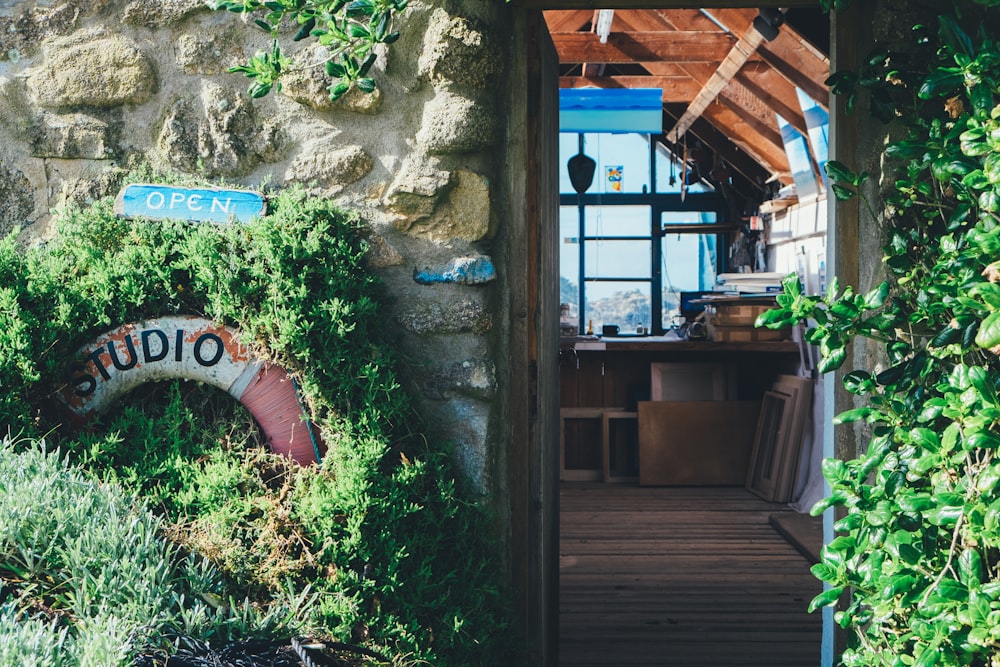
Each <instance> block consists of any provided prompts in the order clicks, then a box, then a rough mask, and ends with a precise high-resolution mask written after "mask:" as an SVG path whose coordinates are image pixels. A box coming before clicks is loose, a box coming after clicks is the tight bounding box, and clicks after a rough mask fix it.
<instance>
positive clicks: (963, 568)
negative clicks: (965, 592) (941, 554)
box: [958, 549, 983, 587]
mask: <svg viewBox="0 0 1000 667" xmlns="http://www.w3.org/2000/svg"><path fill="white" fill-rule="evenodd" d="M958 578H959V580H960V581H961V582H962V583H963V584H965V585H966V586H968V587H972V586H975V585H977V584H980V583H982V581H983V559H982V557H981V556H980V555H979V552H978V551H976V550H975V549H963V550H962V553H961V554H959V557H958Z"/></svg>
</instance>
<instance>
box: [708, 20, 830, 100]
mask: <svg viewBox="0 0 1000 667" xmlns="http://www.w3.org/2000/svg"><path fill="white" fill-rule="evenodd" d="M704 11H705V12H706V13H710V14H711V15H712V16H713V17H715V18H716V19H717V20H718V21H719V22H720V23H722V24H723V25H725V26H726V27H727V28H729V29H730V30H731V31H732V32H733V34H735V35H740V34H742V33H741V31H743V30H745V29H746V27H745V26H748V25H749V24H750V23H749V22H752V21H753V19H754V17H755V16H756V15H757V10H755V9H746V8H742V9H708V10H704ZM740 26H743V27H740ZM757 52H758V53H759V54H760V57H761V59H762V60H764V62H766V63H767V64H768V65H770V66H771V67H773V68H774V69H775V71H777V72H778V73H779V74H781V75H782V76H783V77H785V79H787V80H788V81H789V82H790V83H791V84H792V85H794V86H798V87H799V88H801V89H802V90H803V91H804V92H805V93H806V94H807V95H809V96H810V97H811V98H813V99H814V100H816V102H817V103H818V104H819V105H820V106H821V107H823V108H824V109H829V103H830V91H829V89H828V88H827V87H826V84H825V83H824V81H826V79H827V77H829V76H830V59H829V58H828V57H827V56H826V55H825V54H824V53H823V52H821V51H820V50H819V49H817V48H816V47H815V46H813V45H812V44H811V43H809V40H807V39H805V38H804V37H803V36H802V35H800V34H799V33H798V32H796V30H795V29H794V28H792V27H791V26H790V25H788V24H787V23H786V24H785V25H782V26H781V28H780V29H779V30H778V36H777V37H776V38H775V39H774V40H772V41H770V42H764V43H763V44H761V45H760V47H759V48H758V49H757Z"/></svg>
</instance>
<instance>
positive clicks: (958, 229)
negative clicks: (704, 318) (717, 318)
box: [758, 0, 1000, 667]
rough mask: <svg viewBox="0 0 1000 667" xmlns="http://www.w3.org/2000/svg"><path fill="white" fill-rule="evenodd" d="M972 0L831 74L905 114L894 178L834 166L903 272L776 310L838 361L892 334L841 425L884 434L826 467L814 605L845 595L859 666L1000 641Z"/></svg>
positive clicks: (840, 191) (987, 247)
mask: <svg viewBox="0 0 1000 667" xmlns="http://www.w3.org/2000/svg"><path fill="white" fill-rule="evenodd" d="M980 4H989V5H990V6H992V5H994V4H998V3H997V2H994V0H987V1H986V2H983V3H980ZM963 12H964V13H965V16H962V17H956V16H949V15H947V14H942V15H941V16H940V17H936V18H935V21H932V22H931V23H930V24H929V26H930V27H931V28H934V27H936V30H934V31H932V30H930V29H929V28H928V26H918V27H916V28H915V30H914V32H913V37H914V39H913V43H912V44H911V45H910V48H908V49H906V52H905V53H900V52H892V51H888V50H879V51H875V52H873V53H872V54H871V55H870V57H869V58H868V59H867V61H866V62H864V63H863V66H862V68H861V70H860V71H859V72H845V73H838V74H836V75H834V76H832V77H831V78H830V80H829V83H830V85H831V86H832V89H833V92H834V93H836V94H840V95H846V96H849V100H848V103H849V106H850V105H852V104H853V102H854V97H853V96H855V95H856V94H857V92H858V91H859V89H864V90H866V91H867V92H868V93H869V94H870V98H869V99H870V100H871V107H870V111H871V113H872V114H873V115H874V116H875V117H876V118H879V119H880V120H883V121H885V122H891V123H894V124H895V125H897V129H896V130H895V131H894V133H893V135H892V136H894V137H896V138H897V140H896V141H894V142H893V143H891V144H890V145H888V146H887V147H886V150H885V158H886V160H887V161H888V162H891V165H892V168H891V169H887V170H885V171H884V173H885V174H886V175H889V174H891V176H890V177H889V178H886V179H885V180H884V181H883V182H880V183H871V182H869V181H870V179H869V176H868V174H866V173H865V172H864V171H860V170H854V169H852V168H851V167H849V166H848V165H846V164H844V163H841V162H836V161H831V162H829V163H828V164H827V165H826V167H825V168H826V172H827V174H828V176H829V177H830V181H831V191H832V193H833V195H834V196H835V197H836V198H837V200H838V201H839V202H848V201H852V200H853V201H858V202H860V204H861V205H863V206H864V207H865V208H866V209H867V211H868V214H869V216H870V218H871V219H872V220H879V221H884V223H885V238H886V245H885V248H884V255H883V259H884V264H885V273H886V275H887V278H888V280H887V281H885V282H883V283H881V284H879V285H877V286H876V287H875V288H874V289H872V290H870V291H868V292H867V293H855V292H854V291H853V290H852V289H851V288H850V287H847V288H844V289H841V288H840V287H839V286H838V285H837V283H836V281H833V282H831V285H830V289H829V290H828V291H827V293H826V294H825V295H808V294H804V293H803V292H802V288H801V285H800V284H799V281H798V278H797V277H796V276H794V275H792V276H789V277H788V278H787V279H786V280H785V282H784V285H783V287H784V292H783V294H782V295H781V296H780V297H779V298H778V307H777V308H775V309H774V310H772V311H770V312H768V313H765V315H763V316H762V317H761V318H760V319H759V320H758V325H761V326H781V325H786V324H790V323H794V322H806V323H807V324H808V327H809V328H808V329H807V331H806V334H805V338H806V340H807V341H809V342H811V343H814V344H816V345H817V346H818V347H819V349H820V351H821V352H822V355H823V358H822V362H821V364H820V370H821V371H824V372H828V371H830V370H834V369H838V368H841V367H842V366H843V365H844V364H846V363H847V360H848V358H849V355H848V354H847V350H848V347H847V346H848V345H849V344H850V342H851V341H853V340H856V339H857V338H858V337H861V338H865V339H868V340H870V341H873V342H874V343H875V344H876V345H878V346H880V347H881V348H882V351H881V354H880V355H878V365H877V366H875V367H874V368H862V369H856V370H852V371H850V372H846V373H844V374H843V375H842V377H841V379H842V384H843V387H844V389H845V390H846V391H848V392H851V393H852V394H854V396H855V401H854V407H853V408H852V409H849V410H847V411H845V412H843V413H841V414H839V415H838V416H837V417H836V418H835V421H834V423H835V424H836V425H838V426H839V427H841V428H843V427H846V428H852V429H854V431H855V433H856V434H859V435H862V434H863V435H864V436H866V437H868V438H869V439H868V445H867V448H866V449H865V448H862V450H863V451H861V453H860V454H859V455H858V456H857V457H856V458H854V459H851V460H838V459H830V460H828V461H826V462H825V463H824V464H823V474H824V476H825V477H826V479H827V480H828V482H829V484H830V495H829V496H828V497H827V498H825V499H824V500H822V501H821V502H820V503H818V504H817V505H816V506H815V507H814V508H813V513H814V514H820V513H822V512H824V511H826V510H828V509H830V508H838V514H837V515H836V516H837V519H838V520H837V522H836V523H835V526H834V527H835V530H836V531H837V537H836V538H835V539H834V540H833V541H831V542H830V543H829V544H828V545H826V546H825V548H824V550H823V552H822V554H821V559H820V563H818V564H817V565H815V566H814V567H813V570H812V571H813V574H814V575H815V576H816V577H817V578H819V579H820V580H822V581H823V582H824V583H825V584H826V589H825V590H824V591H823V593H821V594H820V595H818V596H817V597H816V598H815V599H814V600H813V601H812V603H811V604H810V609H811V610H815V609H819V608H821V607H824V606H828V605H838V609H837V611H836V612H835V614H834V619H835V621H836V622H837V623H838V624H839V625H840V626H841V627H843V628H845V629H849V630H850V631H851V633H852V638H853V639H852V641H851V643H850V644H851V645H850V648H848V649H847V650H846V651H845V652H844V653H843V655H842V656H841V661H842V663H843V664H844V665H850V666H854V665H858V666H861V665H864V666H865V667H868V666H871V665H885V666H892V667H896V666H897V665H899V666H904V665H905V666H907V667H909V666H913V665H919V666H929V665H947V666H952V665H954V666H959V665H961V666H965V665H984V664H988V663H990V661H991V660H993V659H994V656H995V655H996V653H997V650H998V647H1000V556H998V554H1000V454H998V452H1000V397H998V379H1000V359H998V355H1000V262H998V260H997V257H998V256H1000V107H998V106H995V99H994V98H995V92H996V91H997V90H1000V47H998V45H997V44H996V43H995V42H994V41H993V40H992V39H991V38H990V37H989V35H993V34H996V28H995V23H996V21H997V20H998V17H997V16H995V15H994V13H992V12H990V11H988V10H982V11H976V10H975V8H972V7H970V6H969V5H968V3H966V4H965V5H963ZM935 22H936V25H935ZM969 26H976V27H975V29H970V28H969ZM868 349H871V348H868Z"/></svg>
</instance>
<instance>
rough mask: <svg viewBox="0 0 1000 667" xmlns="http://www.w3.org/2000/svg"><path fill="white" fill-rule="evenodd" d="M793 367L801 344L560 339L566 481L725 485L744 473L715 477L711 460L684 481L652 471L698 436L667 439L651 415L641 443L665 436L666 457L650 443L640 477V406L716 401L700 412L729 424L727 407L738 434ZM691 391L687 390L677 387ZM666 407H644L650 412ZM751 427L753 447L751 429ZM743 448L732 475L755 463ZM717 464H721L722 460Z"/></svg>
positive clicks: (562, 465)
mask: <svg viewBox="0 0 1000 667" xmlns="http://www.w3.org/2000/svg"><path fill="white" fill-rule="evenodd" d="M581 343H582V344H581ZM797 363H798V348H797V346H796V345H795V344H794V343H791V342H777V343H742V344H726V343H715V342H691V341H675V340H663V339H656V338H649V339H631V340H630V339H622V340H613V339H610V340H602V341H596V342H595V341H594V340H593V339H587V340H584V341H579V340H577V339H570V340H564V341H563V345H562V348H561V350H560V388H561V392H562V394H561V410H560V437H559V439H560V442H559V446H560V474H561V478H562V479H564V480H604V481H633V480H636V479H641V478H644V479H646V480H647V481H648V480H656V479H667V480H671V481H667V482H663V483H685V484H719V483H725V484H728V483H730V482H732V481H733V480H735V479H736V477H737V476H738V475H736V474H734V473H732V470H729V472H726V473H725V474H721V473H719V474H716V473H717V472H718V471H717V470H716V469H715V467H713V464H712V463H711V462H710V461H709V462H707V463H705V466H707V467H705V466H694V467H693V468H691V470H690V471H689V472H688V473H685V475H684V476H683V477H675V476H674V477H672V476H670V475H667V476H666V477H660V476H658V475H656V474H653V466H654V459H655V460H656V461H657V463H655V465H656V466H657V469H659V470H662V469H663V466H664V465H666V466H668V467H669V466H670V465H672V464H671V463H670V461H672V460H674V459H672V458H671V456H672V455H673V454H675V453H676V452H674V451H672V450H673V448H678V447H681V443H682V442H683V443H684V445H683V446H684V447H687V448H688V449H690V448H691V443H692V442H697V439H696V436H697V434H696V433H672V434H670V435H669V436H664V435H663V434H664V433H665V432H664V431H662V430H659V429H658V428H657V422H656V419H653V421H651V422H650V421H648V419H647V422H648V423H646V424H645V430H646V431H648V433H647V434H646V435H645V437H646V438H647V439H648V438H650V437H655V438H658V439H664V438H665V440H664V441H663V442H662V443H661V442H659V440H657V443H656V446H657V447H662V448H664V449H663V451H661V452H659V453H662V454H665V457H659V456H655V455H654V454H652V453H651V452H652V450H650V449H649V447H648V446H647V448H646V450H647V451H646V460H647V462H648V466H647V470H646V471H645V472H647V473H648V474H646V475H643V474H642V473H643V457H642V456H641V453H642V452H641V451H640V447H639V441H640V431H641V430H642V429H640V421H639V414H640V412H639V411H640V407H639V406H640V404H642V403H644V402H649V401H651V400H655V399H667V400H669V401H671V402H676V401H685V400H696V401H712V402H713V403H717V405H715V406H713V405H708V406H703V407H702V408H700V409H701V410H702V412H701V413H699V414H700V415H701V417H700V418H701V419H706V418H707V419H710V420H711V419H712V417H711V416H709V417H706V416H705V412H704V411H705V410H709V411H712V410H713V409H714V410H715V412H716V418H717V419H718V420H719V421H720V422H721V421H724V420H726V419H727V410H730V409H731V410H730V411H731V414H729V415H728V417H731V418H732V419H730V421H738V422H739V426H737V427H735V428H737V429H739V433H742V431H743V430H745V429H744V427H745V426H746V425H745V422H747V419H748V418H747V415H748V414H749V413H751V412H753V410H754V408H753V407H752V406H751V405H750V404H751V403H754V402H759V401H760V399H761V397H762V396H763V395H764V392H765V391H767V390H768V389H769V388H770V386H771V383H772V382H773V381H774V379H775V377H777V376H778V375H779V374H781V373H789V372H794V371H795V369H796V366H797ZM654 369H656V372H654ZM654 381H655V382H656V386H654ZM685 385H690V387H691V391H690V392H686V391H684V390H683V389H679V387H681V388H683V387H684V386H685ZM727 404H729V405H727ZM661 411H662V410H659V409H656V408H654V409H647V410H646V412H648V413H649V414H651V415H652V414H657V415H658V414H660V412H661ZM737 417H738V418H739V419H738V420H737V419H736V418H737ZM685 423H686V422H685ZM650 424H652V426H650ZM713 426H714V424H713ZM685 428H686V427H685ZM749 430H750V434H749V439H750V440H751V441H752V438H753V424H751V425H750V426H749ZM650 433H652V434H653V435H650ZM720 437H728V436H725V435H723V436H720ZM740 442H741V443H742V442H743V439H741V440H740ZM739 447H740V451H739V454H740V456H739V457H736V458H738V459H739V460H738V461H737V462H735V463H732V462H727V463H726V465H728V468H727V470H728V469H735V468H736V467H741V468H744V469H745V467H746V461H744V460H743V459H744V458H748V457H749V450H747V451H746V452H743V451H742V450H743V449H746V447H745V445H744V444H740V445H739ZM695 452H697V449H696V450H695ZM744 453H745V455H746V456H745V457H744V456H743V454H744ZM706 457H707V458H710V457H708V455H706ZM730 458H732V457H730ZM662 461H666V462H667V463H662ZM739 461H743V462H742V463H740V462H739ZM721 467H724V466H722V463H720V468H721ZM698 470H701V472H700V473H699V472H698ZM676 480H682V481H676ZM649 483H656V482H655V481H650V482H649ZM740 483H742V480H740Z"/></svg>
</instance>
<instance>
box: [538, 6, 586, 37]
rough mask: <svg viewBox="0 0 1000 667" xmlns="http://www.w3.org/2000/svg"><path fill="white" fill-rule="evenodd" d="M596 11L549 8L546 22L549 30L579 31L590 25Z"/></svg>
mask: <svg viewBox="0 0 1000 667" xmlns="http://www.w3.org/2000/svg"><path fill="white" fill-rule="evenodd" d="M593 16H594V13H593V12H592V11H589V10H586V9H570V10H553V9H550V10H547V11H546V12H545V23H546V25H548V27H549V32H577V31H579V30H583V29H584V28H586V27H588V26H589V24H590V21H591V19H592V18H593Z"/></svg>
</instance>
